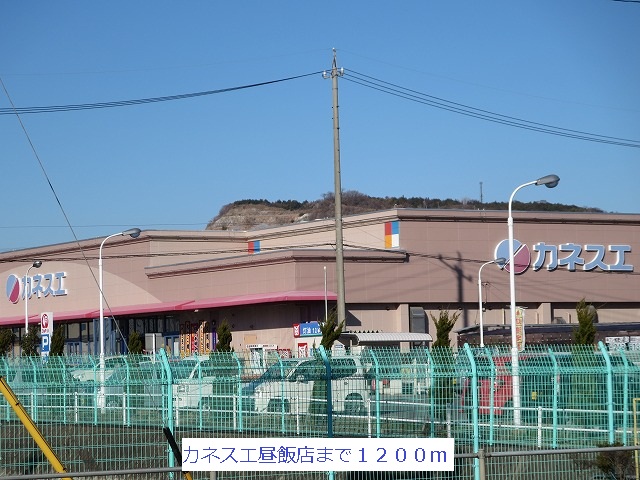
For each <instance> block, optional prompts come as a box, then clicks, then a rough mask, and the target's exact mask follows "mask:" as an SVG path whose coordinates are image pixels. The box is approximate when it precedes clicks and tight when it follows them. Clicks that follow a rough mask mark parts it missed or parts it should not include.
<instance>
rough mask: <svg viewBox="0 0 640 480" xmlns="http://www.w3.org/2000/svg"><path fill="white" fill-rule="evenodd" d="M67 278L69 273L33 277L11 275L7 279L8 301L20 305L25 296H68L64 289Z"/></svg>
mask: <svg viewBox="0 0 640 480" xmlns="http://www.w3.org/2000/svg"><path fill="white" fill-rule="evenodd" d="M66 277H67V272H55V273H45V274H42V275H41V274H37V275H34V276H33V277H26V276H24V277H19V276H17V275H14V274H10V275H9V276H8V277H7V289H6V292H7V299H8V300H9V301H10V302H11V303H18V301H19V300H20V299H21V298H22V299H24V298H25V295H29V299H31V297H34V296H35V297H36V298H40V297H48V296H49V295H52V296H54V297H61V296H64V295H66V294H67V290H65V288H64V279H65V278H66Z"/></svg>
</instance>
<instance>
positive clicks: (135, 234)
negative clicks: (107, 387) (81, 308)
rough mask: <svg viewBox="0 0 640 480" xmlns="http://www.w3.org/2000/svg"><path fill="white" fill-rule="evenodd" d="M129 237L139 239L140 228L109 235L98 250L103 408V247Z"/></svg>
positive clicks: (102, 402)
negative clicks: (112, 239) (119, 238)
mask: <svg viewBox="0 0 640 480" xmlns="http://www.w3.org/2000/svg"><path fill="white" fill-rule="evenodd" d="M120 235H121V236H127V235H129V236H130V237H131V238H137V237H138V236H139V235H140V229H139V228H130V229H129V230H125V231H124V232H118V233H114V234H113V235H109V236H108V237H107V238H105V239H104V240H103V241H102V243H101V244H100V249H99V250H98V282H99V287H100V395H99V396H98V404H99V406H100V407H101V408H104V406H105V405H104V400H105V398H104V367H105V364H104V307H103V300H104V291H103V289H102V285H103V283H102V247H103V246H104V244H105V242H106V241H107V240H109V239H110V238H113V237H117V236H120Z"/></svg>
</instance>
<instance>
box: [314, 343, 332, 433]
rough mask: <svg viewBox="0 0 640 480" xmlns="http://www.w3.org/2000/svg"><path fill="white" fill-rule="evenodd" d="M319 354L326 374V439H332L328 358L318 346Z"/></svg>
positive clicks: (329, 366) (324, 351)
mask: <svg viewBox="0 0 640 480" xmlns="http://www.w3.org/2000/svg"><path fill="white" fill-rule="evenodd" d="M318 351H319V352H320V356H321V357H322V361H323V362H324V366H325V368H326V372H327V378H326V381H327V437H329V438H332V437H333V393H332V392H331V363H330V362H329V357H328V356H327V351H326V350H325V348H324V347H323V346H322V345H320V348H318Z"/></svg>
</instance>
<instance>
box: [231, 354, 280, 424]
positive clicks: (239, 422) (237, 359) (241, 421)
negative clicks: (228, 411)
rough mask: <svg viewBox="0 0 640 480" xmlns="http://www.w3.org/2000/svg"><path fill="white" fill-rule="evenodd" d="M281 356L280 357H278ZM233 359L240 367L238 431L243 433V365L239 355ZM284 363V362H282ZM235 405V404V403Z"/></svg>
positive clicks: (235, 355) (234, 355)
mask: <svg viewBox="0 0 640 480" xmlns="http://www.w3.org/2000/svg"><path fill="white" fill-rule="evenodd" d="M278 356H279V355H278ZM233 358H234V359H235V361H236V364H237V365H238V377H237V378H238V390H237V394H238V427H237V428H238V431H239V432H242V430H243V429H244V427H243V410H244V409H243V408H242V363H240V359H239V358H238V354H237V353H235V352H233ZM281 363H282V362H281ZM234 405H235V402H234Z"/></svg>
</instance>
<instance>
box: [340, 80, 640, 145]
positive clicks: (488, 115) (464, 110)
mask: <svg viewBox="0 0 640 480" xmlns="http://www.w3.org/2000/svg"><path fill="white" fill-rule="evenodd" d="M344 79H345V80H347V81H350V82H352V83H355V84H358V85H362V86H364V87H367V88H371V89H373V90H377V91H380V92H382V93H386V94H388V95H392V96H395V97H399V98H403V99H405V100H409V101H413V102H416V103H421V104H424V105H429V106H431V107H435V108H439V109H441V110H447V111H450V112H453V113H458V114H460V115H465V116H468V117H473V118H477V119H480V120H486V121H490V122H494V123H500V124H503V125H507V126H512V127H517V128H522V129H525V130H532V131H536V132H540V133H547V134H551V135H557V136H561V137H568V138H574V139H577V140H586V141H590V142H597V143H606V144H611V145H618V146H623V147H633V148H640V140H632V139H626V138H619V137H612V136H608V135H599V134H595V133H589V132H583V131H580V130H572V129H568V128H562V127H556V126H553V125H549V124H545V123H538V122H533V121H530V120H524V119H522V118H517V117H512V116H509V115H503V114H500V113H496V112H491V111H489V110H483V109H480V108H476V107H472V106H470V105H465V104H462V103H457V102H453V101H450V100H446V99H444V98H440V97H436V96H433V95H429V94H426V93H422V92H418V91H416V90H412V89H409V88H406V87H402V86H400V85H397V84H394V83H390V82H387V81H384V80H380V79H378V78H375V77H371V76H369V75H365V74H362V73H358V72H355V71H353V70H346V73H345V76H344Z"/></svg>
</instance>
